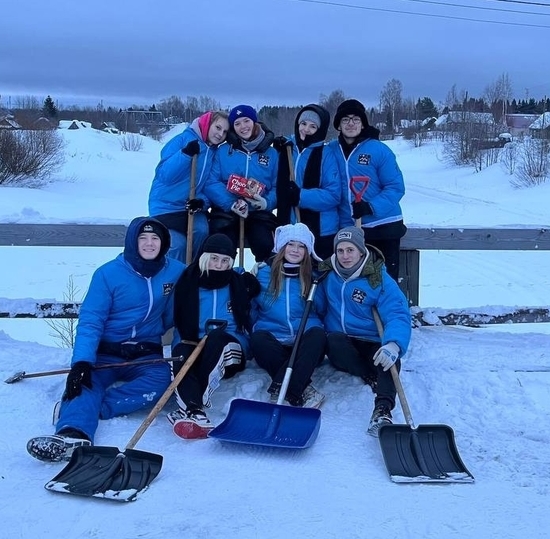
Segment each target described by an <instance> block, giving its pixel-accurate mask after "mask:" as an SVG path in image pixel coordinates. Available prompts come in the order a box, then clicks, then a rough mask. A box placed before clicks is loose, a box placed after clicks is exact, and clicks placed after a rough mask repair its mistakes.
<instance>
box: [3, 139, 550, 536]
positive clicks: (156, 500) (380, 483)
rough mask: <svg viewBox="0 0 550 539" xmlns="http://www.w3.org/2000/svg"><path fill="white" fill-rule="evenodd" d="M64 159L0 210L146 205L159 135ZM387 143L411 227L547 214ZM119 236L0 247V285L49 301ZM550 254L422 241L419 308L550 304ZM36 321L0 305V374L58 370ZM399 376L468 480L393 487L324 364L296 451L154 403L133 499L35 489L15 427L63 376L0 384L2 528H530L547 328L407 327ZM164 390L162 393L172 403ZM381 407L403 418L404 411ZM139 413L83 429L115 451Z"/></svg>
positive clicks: (138, 209)
mask: <svg viewBox="0 0 550 539" xmlns="http://www.w3.org/2000/svg"><path fill="white" fill-rule="evenodd" d="M63 135H64V136H65V137H66V139H67V149H66V152H67V162H66V165H65V167H64V168H63V170H62V171H61V173H60V174H59V176H58V177H57V178H56V181H55V182H52V183H50V184H49V185H47V186H45V187H43V188H42V189H39V190H38V189H32V190H31V189H22V188H7V187H0V222H3V223H9V222H14V223H15V222H22V223H25V222H26V223H52V222H82V223H128V222H129V221H130V219H131V218H132V217H134V216H135V215H139V214H145V213H146V209H147V194H148V190H149V186H150V183H151V180H152V177H153V171H154V167H155V165H156V162H157V160H158V154H159V151H160V148H161V145H160V144H159V143H156V142H154V141H152V140H149V139H145V140H144V149H143V150H142V151H141V152H139V153H130V152H122V151H121V150H120V146H119V143H118V140H117V138H116V135H108V134H104V133H99V132H95V131H91V132H90V131H86V132H80V131H66V132H64V133H63ZM389 145H390V146H391V147H392V148H393V149H394V151H395V152H396V154H397V155H398V160H399V163H400V165H401V167H402V169H403V172H404V176H405V182H406V188H407V194H406V195H405V198H404V201H403V209H404V214H405V220H406V223H407V224H408V225H410V226H414V225H418V226H480V227H481V226H483V227H489V226H528V225H537V226H544V227H546V228H548V224H549V221H550V218H549V212H548V203H547V202H546V201H548V200H550V184H548V185H542V186H539V187H536V188H532V189H529V190H521V191H518V190H515V189H513V188H512V187H511V186H510V185H509V183H508V177H507V176H506V174H505V172H504V171H503V170H502V169H501V168H500V167H499V166H498V165H494V166H493V167H491V168H489V169H486V170H484V171H482V172H481V173H477V174H475V173H474V172H473V171H472V170H471V169H466V168H464V169H459V168H448V167H447V166H446V165H445V164H444V163H443V162H442V161H441V160H440V158H439V156H440V153H441V152H440V148H439V146H438V145H437V144H429V145H426V146H423V147H421V148H417V149H415V148H412V147H411V146H410V145H409V144H407V143H406V142H404V141H400V140H398V141H392V142H390V143H389ZM118 252H119V249H100V248H88V249H86V248H26V247H1V248H0V259H1V260H2V262H3V263H2V265H1V266H0V276H1V279H0V303H1V301H2V299H1V298H11V299H15V298H36V299H47V298H49V299H58V300H61V299H63V294H64V292H65V291H66V286H67V282H68V279H69V277H70V276H72V278H73V280H74V283H75V285H76V286H77V287H78V288H79V289H80V290H81V293H82V294H83V293H84V292H85V290H86V287H87V284H88V282H89V279H90V276H91V273H92V272H93V270H94V269H95V268H96V267H97V266H98V265H99V264H101V263H103V262H106V261H107V260H109V259H111V258H113V257H114V256H115V255H116V254H117V253H118ZM549 268H550V253H547V252H527V253H517V252H516V253H514V252H450V251H441V252H423V253H422V255H421V291H420V304H421V306H422V307H444V308H453V307H454V308H461V307H481V306H485V305H491V306H499V305H502V306H514V305H517V306H548V305H549V303H550V299H549V298H550V295H549V290H550V276H549V274H550V272H549V271H548V270H549ZM49 331H50V330H49V329H48V328H47V326H46V324H45V322H44V321H40V320H29V321H20V320H13V319H9V320H0V376H1V377H2V380H4V379H6V378H7V377H8V376H11V375H12V374H14V373H15V372H17V371H20V370H25V371H27V372H34V371H43V370H53V369H58V368H64V367H66V366H67V365H68V364H69V360H70V353H69V352H68V351H67V350H63V349H60V348H59V347H58V345H57V343H56V341H55V340H54V339H52V337H51V336H49V335H48V332H49ZM402 380H403V384H404V387H405V391H406V394H407V397H408V400H409V404H410V406H411V410H412V414H413V417H414V419H415V421H416V423H417V424H427V423H440V424H445V425H449V426H451V427H452V428H453V429H454V431H455V438H456V442H457V446H458V450H459V452H460V455H461V457H462V459H463V461H464V463H465V464H466V466H467V467H468V469H469V470H470V471H471V472H472V474H473V475H474V476H475V479H476V482H475V483H474V484H457V485H434V484H430V485H423V484H418V485H397V484H395V483H392V482H391V481H390V480H389V478H388V474H387V471H386V469H385V466H384V463H383V459H382V455H381V451H380V447H379V444H378V441H377V440H376V439H374V438H371V437H369V436H367V435H366V434H365V429H366V425H367V422H368V418H369V416H370V412H371V410H372V405H373V395H372V393H371V392H370V389H369V388H368V387H365V386H364V385H363V384H362V383H361V382H360V381H359V380H358V379H354V378H352V377H350V376H348V375H346V374H342V373H338V372H335V371H334V370H333V369H332V368H331V367H330V366H329V365H328V364H327V363H325V364H323V365H322V366H321V367H320V368H319V369H318V370H317V371H316V372H315V376H314V383H315V385H316V386H317V387H318V388H319V389H320V390H321V391H322V392H323V393H325V394H326V395H327V399H326V402H325V404H324V406H323V408H322V415H321V431H320V434H319V437H318V439H317V440H316V442H315V444H314V445H313V446H312V447H311V448H310V449H307V450H304V451H298V450H295V451H282V450H275V449H266V448H260V447H248V446H233V445H227V444H222V443H220V442H218V441H216V440H210V439H209V440H202V441H194V442H187V443H186V442H184V441H183V440H181V439H178V438H176V437H175V436H174V435H173V434H172V432H171V429H170V425H169V424H168V422H167V420H166V419H165V417H164V413H163V414H161V416H159V418H158V419H157V420H156V421H155V422H154V423H153V425H152V426H151V427H150V428H149V430H148V431H147V432H146V433H145V435H144V437H143V438H142V440H141V441H140V442H139V443H138V445H137V448H138V449H142V450H145V451H150V452H154V453H160V454H162V455H163V456H164V465H163V469H162V472H161V474H160V475H159V477H158V478H156V479H155V480H154V482H153V483H152V484H151V487H150V488H149V489H148V490H147V491H146V492H144V493H142V494H141V495H140V496H139V497H138V499H137V501H136V502H134V503H131V504H126V505H124V504H116V503H113V502H107V501H103V500H91V499H85V498H78V497H76V496H67V495H61V494H55V493H51V492H48V491H46V490H45V489H43V485H44V484H45V483H46V482H47V481H48V480H50V479H51V478H52V477H53V476H54V475H56V474H57V473H58V472H59V470H60V469H61V467H60V465H54V464H44V463H41V462H38V461H35V460H34V459H32V458H31V457H29V456H28V455H27V453H26V451H25V444H26V441H27V440H28V439H29V438H30V437H32V436H35V435H38V434H43V433H50V432H52V430H53V427H52V425H51V410H52V407H53V404H54V402H55V401H56V400H58V399H59V396H60V394H61V392H62V390H63V386H64V377H62V376H51V377H42V378H34V379H27V380H23V381H21V382H18V383H17V384H14V385H7V384H3V383H2V384H0V421H1V425H2V432H3V435H2V438H1V439H0V456H1V462H2V465H1V469H2V471H1V472H0V495H1V496H0V500H1V501H0V518H1V521H2V524H3V528H4V529H5V531H6V535H5V536H6V537H10V538H15V537H20V538H25V539H27V538H29V539H30V538H35V537H43V536H50V535H51V534H52V533H54V534H55V535H56V536H58V537H64V536H66V537H72V538H87V539H91V538H100V537H117V538H119V539H131V538H132V539H134V538H138V537H140V538H141V537H143V538H163V539H165V538H171V537H186V538H192V539H203V538H204V539H206V538H211V537H220V538H224V539H226V538H227V539H282V538H287V537H300V538H304V539H325V538H326V539H329V538H330V539H332V538H338V539H354V538H357V539H363V538H365V537H369V538H372V539H393V538H396V539H397V538H399V539H401V538H411V539H416V538H426V539H435V538H437V539H446V538H466V539H470V538H471V539H473V538H484V539H485V538H488V539H492V538H494V539H497V538H498V539H508V538H510V539H516V538H518V539H519V538H521V539H526V538H529V539H539V538H540V539H542V538H546V537H547V536H548V529H549V527H550V516H549V512H548V496H549V494H550V492H549V491H550V331H549V329H548V324H538V325H537V324H529V325H520V324H518V325H514V326H512V325H506V326H499V327H487V328H482V329H466V328H458V327H430V328H421V329H415V330H414V331H413V338H412V343H411V347H410V350H409V352H408V354H407V356H406V357H405V359H404V362H403V371H402ZM267 385H268V379H267V375H266V374H265V373H264V372H263V371H260V370H259V369H258V368H257V367H256V366H255V364H254V363H251V364H250V366H249V368H247V369H246V370H245V371H244V372H243V373H241V374H240V375H239V376H237V377H235V378H234V379H232V380H231V381H226V382H224V383H222V386H221V387H220V389H219V390H218V391H217V392H216V393H215V394H214V398H213V408H212V411H211V413H210V415H211V417H212V419H213V420H214V422H216V423H218V422H220V421H222V420H223V418H224V417H225V414H226V413H227V411H228V408H229V403H230V401H231V399H233V398H235V397H241V398H246V399H252V400H265V397H266V393H265V390H266V388H267ZM173 406H174V402H172V401H171V402H170V403H169V404H168V405H167V406H166V410H165V411H167V410H169V409H172V407H173ZM394 416H395V421H396V422H397V423H401V422H404V419H403V416H402V413H401V410H400V408H399V406H398V407H397V408H396V411H395V414H394ZM144 417H145V414H134V415H132V416H129V417H121V418H117V419H114V420H111V421H108V422H102V423H101V425H100V427H99V430H98V433H97V437H96V444H98V445H107V446H116V447H119V448H123V447H124V445H125V444H126V443H127V442H128V440H129V439H130V438H131V437H132V435H133V433H134V431H135V430H136V429H137V428H138V426H139V424H140V422H141V421H142V420H143V418H144Z"/></svg>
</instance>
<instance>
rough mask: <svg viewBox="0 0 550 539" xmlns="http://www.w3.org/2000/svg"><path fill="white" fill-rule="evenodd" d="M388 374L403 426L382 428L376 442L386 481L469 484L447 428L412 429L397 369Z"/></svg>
mask: <svg viewBox="0 0 550 539" xmlns="http://www.w3.org/2000/svg"><path fill="white" fill-rule="evenodd" d="M373 314H374V319H375V322H376V326H377V327H378V331H379V333H380V336H382V333H383V327H382V321H381V320H380V315H379V314H378V311H377V310H376V309H374V308H373ZM390 372H391V375H392V378H393V382H394V384H395V389H396V391H397V395H398V397H399V402H400V403H401V408H402V409H403V415H404V416H405V419H406V421H407V425H390V424H387V425H382V426H381V427H380V428H379V430H378V439H379V441H380V448H381V450H382V456H383V457H384V462H385V464H386V468H387V469H388V473H389V474H390V479H391V480H392V481H393V482H394V483H473V482H474V477H473V475H472V474H471V473H470V472H469V471H468V469H467V468H466V466H464V463H463V462H462V459H461V458H460V455H459V454H458V449H457V447H456V443H455V438H454V432H453V429H452V428H451V427H449V426H448V425H418V426H415V424H414V421H413V418H412V414H411V410H410V408H409V404H408V402H407V399H406V397H405V391H404V389H403V385H402V384H401V379H400V378H399V373H398V371H397V367H396V366H395V365H392V366H391V368H390Z"/></svg>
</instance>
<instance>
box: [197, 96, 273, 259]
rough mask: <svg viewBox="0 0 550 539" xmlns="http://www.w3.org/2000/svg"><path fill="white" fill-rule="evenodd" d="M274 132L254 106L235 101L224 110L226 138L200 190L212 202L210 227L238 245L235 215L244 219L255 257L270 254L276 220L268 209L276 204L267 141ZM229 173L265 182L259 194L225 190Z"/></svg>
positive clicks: (271, 156)
mask: <svg viewBox="0 0 550 539" xmlns="http://www.w3.org/2000/svg"><path fill="white" fill-rule="evenodd" d="M273 139H274V135H273V132H272V131H270V130H269V129H268V128H267V127H266V126H265V125H264V124H263V123H261V122H258V115H257V113H256V111H255V110H254V109H253V108H252V107H251V106H249V105H239V106H237V107H234V108H233V109H231V111H230V112H229V133H228V135H227V142H226V143H225V144H223V145H222V146H220V149H219V150H218V152H217V154H216V157H215V158H214V163H213V166H212V172H211V174H210V178H209V180H208V181H207V183H206V186H205V189H204V192H205V193H206V196H207V197H208V198H209V199H210V200H211V202H212V209H211V211H210V233H211V234H214V233H222V234H225V235H227V236H229V238H230V239H231V240H232V241H233V243H234V244H235V245H238V243H239V242H238V239H239V224H240V223H239V220H240V219H244V235H245V238H246V239H247V240H248V244H249V245H250V249H251V251H252V254H253V255H254V256H255V258H256V261H257V262H264V261H265V260H267V259H268V258H269V257H270V256H271V251H272V249H273V233H274V231H275V228H276V226H277V222H276V219H275V216H274V215H273V213H272V211H273V210H274V209H275V207H276V206H277V195H276V187H277V166H278V154H277V151H276V150H275V149H274V148H273V147H272V146H271V143H272V142H273ZM232 174H236V175H237V176H240V177H242V178H246V179H254V180H256V181H258V182H260V183H262V184H263V185H264V189H263V192H262V193H261V194H258V193H257V194H254V195H253V196H251V197H245V196H239V195H237V194H234V193H231V192H229V191H228V190H227V182H228V180H229V177H230V176H231V175H232Z"/></svg>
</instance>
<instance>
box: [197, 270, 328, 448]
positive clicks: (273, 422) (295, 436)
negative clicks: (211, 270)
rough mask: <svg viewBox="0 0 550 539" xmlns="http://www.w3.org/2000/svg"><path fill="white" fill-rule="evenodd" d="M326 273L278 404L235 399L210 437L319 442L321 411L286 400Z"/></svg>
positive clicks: (273, 443) (283, 444)
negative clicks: (289, 403)
mask: <svg viewBox="0 0 550 539" xmlns="http://www.w3.org/2000/svg"><path fill="white" fill-rule="evenodd" d="M325 276H326V273H324V274H323V275H321V276H320V277H319V278H316V279H314V280H313V283H312V285H311V289H310V291H309V295H308V297H307V300H306V305H305V308H304V313H303V315H302V318H301V320H300V326H299V328H298V332H297V334H296V340H295V341H294V346H293V347H292V353H291V354H290V358H289V360H288V366H287V368H286V371H285V377H284V379H283V383H282V385H281V390H280V391H279V397H278V399H277V404H272V403H269V402H258V401H252V400H246V399H234V400H232V401H231V404H230V405H229V412H228V414H227V417H226V418H225V419H224V420H223V422H222V423H220V424H219V425H218V426H217V427H216V428H214V429H213V430H211V431H210V432H209V433H208V437H209V438H217V439H218V440H221V441H222V442H234V443H241V444H250V445H261V446H267V447H278V448H284V449H305V448H307V447H310V446H311V445H312V444H313V442H315V440H316V439H317V435H318V434H319V429H320V427H321V411H320V410H317V409H315V408H300V407H296V406H287V405H283V404H282V403H283V401H284V399H285V397H286V392H287V389H288V384H289V383H290V378H291V376H292V369H293V367H294V361H295V359H296V354H297V352H298V345H299V344H300V340H301V338H302V335H303V333H304V330H305V326H306V322H307V318H308V316H309V312H310V310H311V305H312V303H313V296H314V295H315V290H316V289H317V285H318V284H319V282H320V281H321V280H322V279H323V278H324V277H325Z"/></svg>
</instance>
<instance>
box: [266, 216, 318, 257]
mask: <svg viewBox="0 0 550 539" xmlns="http://www.w3.org/2000/svg"><path fill="white" fill-rule="evenodd" d="M289 241H299V242H300V243H303V244H304V245H305V246H306V249H307V252H308V253H309V254H310V255H311V256H312V257H313V258H314V259H315V260H318V261H319V262H320V261H321V260H322V259H321V258H319V257H318V256H317V253H315V250H314V248H313V244H314V243H315V236H314V235H313V233H312V232H311V230H310V229H309V228H308V227H307V226H306V225H304V223H296V224H294V225H284V226H279V227H277V228H276V229H275V241H274V243H275V246H274V247H273V252H275V253H278V252H279V251H280V250H281V249H283V248H284V246H285V245H286V244H287V243H288V242H289Z"/></svg>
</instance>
